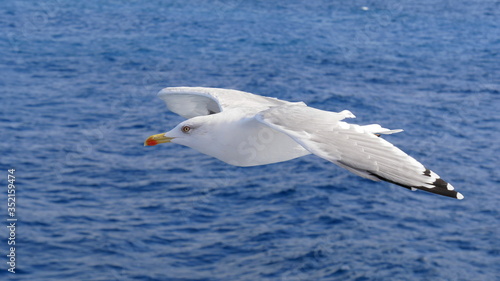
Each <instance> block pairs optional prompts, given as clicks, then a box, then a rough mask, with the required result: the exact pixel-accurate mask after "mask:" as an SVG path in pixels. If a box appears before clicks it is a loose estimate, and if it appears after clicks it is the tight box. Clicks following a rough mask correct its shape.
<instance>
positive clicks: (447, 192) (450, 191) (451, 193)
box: [372, 169, 464, 200]
mask: <svg viewBox="0 0 500 281" xmlns="http://www.w3.org/2000/svg"><path fill="white" fill-rule="evenodd" d="M430 173H431V171H430V170H429V169H426V170H425V172H424V175H426V176H430ZM372 175H373V176H374V177H376V178H378V179H380V180H383V181H386V182H390V183H392V184H395V185H399V186H402V187H404V188H407V189H410V190H413V189H415V188H416V189H420V190H423V191H427V192H431V193H434V194H439V195H443V196H447V197H451V198H456V199H458V200H462V199H464V196H463V195H462V194H461V193H460V192H457V191H455V190H454V188H453V186H452V185H451V184H449V183H448V182H446V181H444V180H442V179H440V178H438V179H436V180H435V181H434V182H433V183H432V185H433V186H434V187H433V188H429V187H424V186H408V185H404V184H400V183H398V182H395V181H392V180H390V179H387V178H384V177H381V176H379V175H377V174H372Z"/></svg>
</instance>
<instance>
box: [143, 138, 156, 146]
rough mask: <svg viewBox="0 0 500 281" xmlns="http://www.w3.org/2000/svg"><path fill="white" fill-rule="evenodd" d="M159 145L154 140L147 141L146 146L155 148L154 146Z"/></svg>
mask: <svg viewBox="0 0 500 281" xmlns="http://www.w3.org/2000/svg"><path fill="white" fill-rule="evenodd" d="M157 144H158V142H157V141H155V140H154V139H147V140H146V145H147V146H153V145H157Z"/></svg>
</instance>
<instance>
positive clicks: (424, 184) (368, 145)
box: [256, 104, 463, 199]
mask: <svg viewBox="0 0 500 281" xmlns="http://www.w3.org/2000/svg"><path fill="white" fill-rule="evenodd" d="M349 117H354V115H352V113H350V112H349V111H343V112H340V113H334V112H328V111H322V110H318V109H314V108H311V107H308V106H305V105H300V104H287V105H283V106H278V107H273V108H270V109H268V110H265V111H262V112H260V113H259V114H257V115H256V119H257V120H258V121H260V122H262V123H263V124H266V125H268V126H269V127H271V128H273V129H275V130H278V131H280V132H282V133H285V134H287V135H288V136H290V137H291V138H293V139H294V140H295V141H296V142H297V143H299V144H300V145H302V146H303V147H304V148H305V149H307V150H308V151H309V152H311V153H313V154H315V155H317V156H319V157H321V158H324V159H326V160H329V161H331V162H333V163H335V164H337V165H339V166H341V167H343V168H346V169H347V170H349V171H351V172H353V173H355V174H357V175H359V176H362V177H365V178H368V179H372V180H385V181H388V182H391V183H394V184H397V185H401V186H403V187H406V188H409V189H412V190H415V189H421V190H425V191H429V192H432V193H437V194H441V195H444V196H449V197H453V198H458V199H462V198H463V196H462V194H460V193H458V192H456V191H455V190H454V188H453V186H452V185H451V184H449V183H447V182H445V181H444V180H442V179H441V178H440V177H439V176H438V175H437V174H436V173H434V172H432V171H430V170H429V169H427V168H425V167H424V166H423V165H422V164H420V163H419V162H418V161H417V160H415V159H414V158H412V157H410V156H409V155H407V154H406V153H404V152H403V151H401V150H400V149H399V148H397V147H395V146H394V145H392V144H391V143H389V142H388V141H386V140H384V139H383V138H380V137H377V136H376V135H375V133H384V132H386V133H387V132H395V131H390V130H387V129H383V128H381V127H380V130H381V132H377V131H376V128H379V126H377V125H369V126H359V125H354V124H348V123H346V122H342V121H341V120H342V119H344V118H349ZM374 129H375V130H374Z"/></svg>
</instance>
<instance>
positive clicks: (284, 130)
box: [145, 87, 463, 199]
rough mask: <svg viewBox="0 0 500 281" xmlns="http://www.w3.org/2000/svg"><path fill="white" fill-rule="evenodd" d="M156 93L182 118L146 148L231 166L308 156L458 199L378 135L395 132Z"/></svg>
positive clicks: (257, 103)
mask: <svg viewBox="0 0 500 281" xmlns="http://www.w3.org/2000/svg"><path fill="white" fill-rule="evenodd" d="M158 96H159V97H160V98H161V99H162V100H164V101H165V103H166V104H167V107H168V108H169V109H170V110H171V111H173V112H174V113H177V114H179V115H180V116H182V117H184V118H186V119H188V120H186V121H184V122H182V123H180V124H179V125H177V126H176V127H175V128H174V129H172V130H171V131H169V132H167V133H164V134H158V135H154V136H151V137H149V138H148V139H147V140H146V142H145V145H156V144H158V143H162V142H172V143H178V144H182V145H185V146H188V147H191V148H193V149H196V150H198V151H199V152H201V153H204V154H207V155H210V156H213V157H215V158H218V159H220V160H222V161H224V162H226V163H228V164H231V165H235V166H256V165H265V164H271V163H277V162H282V161H287V160H291V159H294V158H297V157H301V156H304V155H307V154H311V153H312V154H315V155H317V156H319V157H321V158H324V159H326V160H328V161H330V162H333V163H335V164H337V165H338V166H340V167H342V168H346V169H347V170H349V171H351V172H353V173H355V174H356V175H359V176H361V177H364V178H368V179H371V180H375V181H380V180H385V181H388V182H391V183H394V184H397V185H401V186H403V187H406V188H409V189H412V190H416V189H421V190H425V191H429V192H433V193H437V194H441V195H445V196H449V197H453V198H457V199H463V195H462V194H460V193H458V192H456V191H455V190H454V188H453V186H452V185H451V184H449V183H447V182H445V181H444V180H442V179H441V178H440V177H439V176H438V175H437V174H436V173H434V172H432V171H430V170H429V169H427V168H425V167H424V166H423V165H422V164H421V163H419V162H418V161H417V160H415V159H414V158H412V157H410V156H409V155H407V154H406V153H404V152H403V151H401V150H400V149H399V148H397V147H395V146H394V145H392V144H391V143H389V142H388V141H386V140H384V139H383V138H381V137H379V136H380V134H392V133H397V132H400V131H402V130H389V129H385V128H382V127H381V126H380V125H378V124H372V125H366V126H360V125H356V124H349V123H347V122H344V121H342V120H343V119H345V118H354V117H355V116H354V115H353V114H352V113H351V112H350V111H347V110H344V111H342V112H339V113H337V112H329V111H323V110H319V109H315V108H312V107H309V106H307V105H306V104H304V103H302V102H298V103H293V102H288V101H283V100H279V99H275V98H269V97H263V96H258V95H254V94H251V93H246V92H242V91H237V90H228V89H218V88H203V87H171V88H164V89H163V90H161V91H160V92H159V93H158Z"/></svg>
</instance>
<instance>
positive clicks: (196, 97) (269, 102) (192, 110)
mask: <svg viewBox="0 0 500 281" xmlns="http://www.w3.org/2000/svg"><path fill="white" fill-rule="evenodd" d="M158 97H159V98H161V99H162V100H163V101H164V102H165V103H166V104H167V107H168V109H169V110H170V111H172V112H174V113H176V114H179V115H180V116H182V117H184V118H186V119H189V118H193V117H196V116H201V115H209V114H214V113H219V112H222V111H224V110H226V109H229V108H252V109H254V110H256V112H258V111H260V110H265V109H267V108H269V107H272V106H279V105H283V104H286V103H288V102H286V101H282V100H278V99H275V98H269V97H263V96H258V95H254V94H251V93H247V92H242V91H237V90H229V89H218V88H204V87H169V88H164V89H162V90H161V91H160V92H159V93H158Z"/></svg>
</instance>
